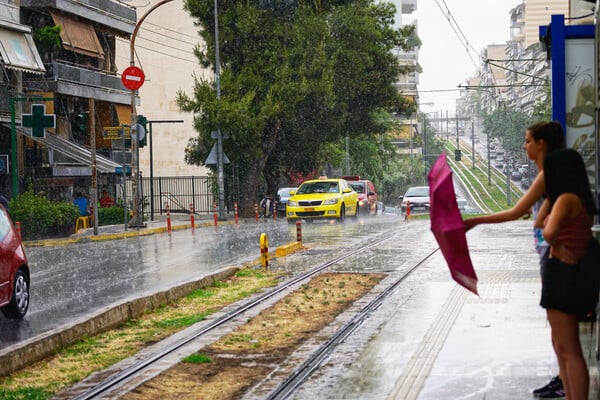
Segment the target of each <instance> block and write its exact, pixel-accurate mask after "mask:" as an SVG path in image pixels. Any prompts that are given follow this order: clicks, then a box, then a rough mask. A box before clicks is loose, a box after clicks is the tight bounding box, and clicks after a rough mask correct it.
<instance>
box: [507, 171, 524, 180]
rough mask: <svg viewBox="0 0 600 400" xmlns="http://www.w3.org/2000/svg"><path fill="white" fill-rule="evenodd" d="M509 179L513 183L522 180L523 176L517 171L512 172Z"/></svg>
mask: <svg viewBox="0 0 600 400" xmlns="http://www.w3.org/2000/svg"><path fill="white" fill-rule="evenodd" d="M510 179H511V180H513V181H520V180H521V179H523V175H521V173H520V172H519V171H513V172H511V173H510Z"/></svg>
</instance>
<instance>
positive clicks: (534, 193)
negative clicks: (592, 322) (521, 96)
mask: <svg viewBox="0 0 600 400" xmlns="http://www.w3.org/2000/svg"><path fill="white" fill-rule="evenodd" d="M564 147H565V135H564V131H563V128H562V126H561V125H560V123H558V122H537V123H535V124H533V125H530V126H529V127H528V128H527V129H526V130H525V142H524V144H523V148H524V150H525V152H526V153H527V157H528V158H529V159H530V160H532V161H533V162H535V165H536V167H537V170H538V173H537V176H536V177H535V179H534V181H533V183H532V184H531V186H529V189H528V190H527V192H525V193H524V194H523V196H522V197H521V198H520V199H519V200H518V201H517V202H516V204H515V205H514V206H513V207H512V208H510V209H509V210H505V211H500V212H497V213H494V214H489V215H484V216H479V217H474V218H469V219H465V220H464V223H465V226H466V229H467V230H469V229H472V228H473V227H475V226H476V225H479V224H492V223H501V222H507V221H514V220H517V219H519V218H521V217H523V216H526V217H527V218H528V217H529V215H530V214H531V212H533V218H534V220H535V219H536V217H537V214H538V211H539V209H540V207H541V205H542V203H543V200H544V197H545V192H546V183H545V180H544V159H545V157H546V155H547V154H549V153H551V152H553V151H556V150H559V149H563V148H564ZM533 240H534V246H535V249H536V251H537V253H538V255H539V256H540V276H541V275H542V274H543V271H544V268H545V265H546V263H547V261H548V253H549V245H548V243H547V242H546V241H545V240H544V237H543V234H542V229H541V228H540V227H535V226H534V228H533ZM533 394H534V395H536V396H538V397H540V398H547V399H550V398H560V397H564V389H563V384H562V380H561V378H560V375H557V376H555V377H553V378H552V379H551V380H550V381H549V382H548V383H547V384H546V385H544V386H542V387H540V388H537V389H535V390H533Z"/></svg>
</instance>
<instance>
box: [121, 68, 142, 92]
mask: <svg viewBox="0 0 600 400" xmlns="http://www.w3.org/2000/svg"><path fill="white" fill-rule="evenodd" d="M145 78H146V76H145V75H144V71H142V70H141V68H139V67H136V66H135V65H132V66H130V67H127V68H125V71H123V74H122V75H121V81H122V82H123V85H124V86H125V87H126V88H127V89H129V90H137V89H139V88H141V87H142V85H143V84H144V79H145Z"/></svg>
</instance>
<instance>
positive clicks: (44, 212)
mask: <svg viewBox="0 0 600 400" xmlns="http://www.w3.org/2000/svg"><path fill="white" fill-rule="evenodd" d="M9 211H10V216H11V218H12V220H13V221H14V222H17V221H18V222H20V223H21V235H22V237H23V240H33V239H42V238H47V237H61V236H68V235H69V234H71V233H72V231H73V227H74V226H75V221H76V220H77V217H79V209H78V208H77V206H75V205H73V204H71V203H66V202H53V201H50V200H48V199H46V197H44V196H38V195H36V194H35V193H34V192H33V190H31V189H29V190H28V191H27V192H25V193H23V194H21V195H19V196H17V197H15V198H14V199H12V200H11V201H10V202H9Z"/></svg>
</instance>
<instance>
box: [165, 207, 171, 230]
mask: <svg viewBox="0 0 600 400" xmlns="http://www.w3.org/2000/svg"><path fill="white" fill-rule="evenodd" d="M165 210H167V232H169V233H171V230H172V228H171V207H169V203H165Z"/></svg>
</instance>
